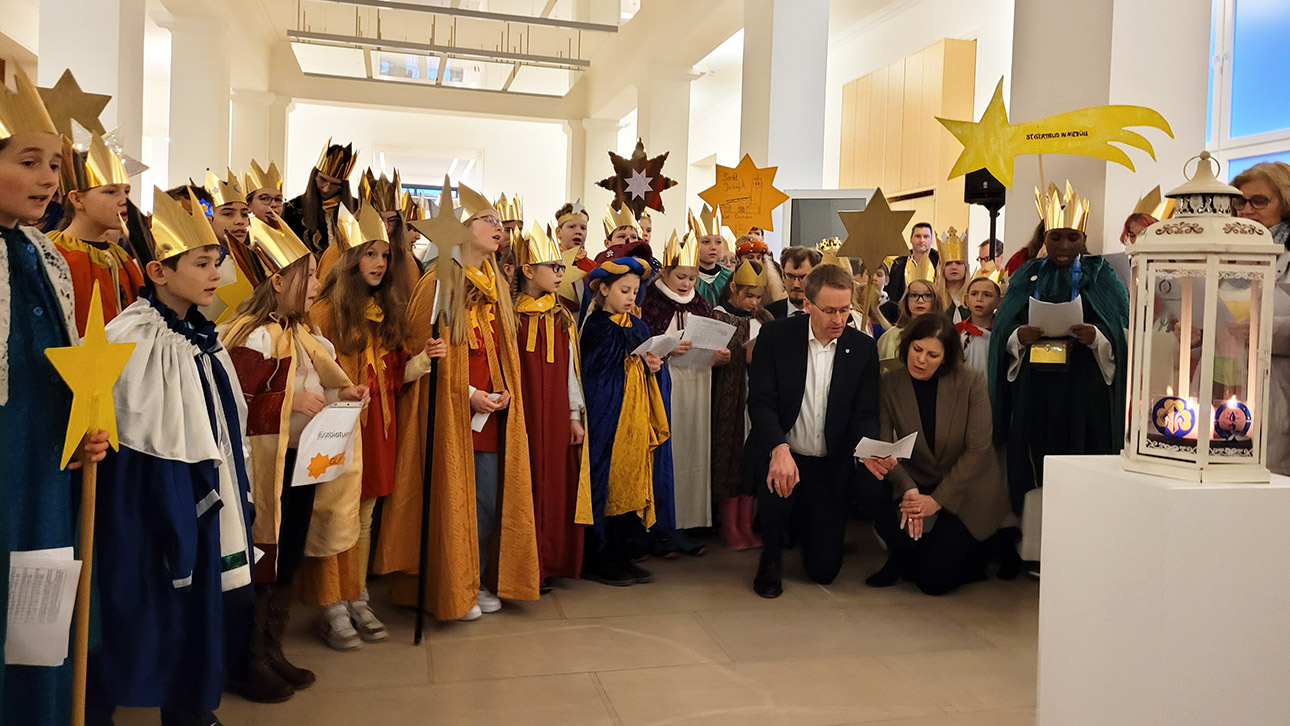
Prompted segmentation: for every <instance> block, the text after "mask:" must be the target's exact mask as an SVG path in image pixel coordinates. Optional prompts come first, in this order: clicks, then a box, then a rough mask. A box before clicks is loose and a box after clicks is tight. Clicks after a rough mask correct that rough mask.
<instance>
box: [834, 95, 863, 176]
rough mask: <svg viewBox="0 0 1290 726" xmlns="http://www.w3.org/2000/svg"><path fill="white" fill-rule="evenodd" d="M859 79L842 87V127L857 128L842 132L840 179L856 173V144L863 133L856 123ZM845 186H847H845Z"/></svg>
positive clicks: (839, 161)
mask: <svg viewBox="0 0 1290 726" xmlns="http://www.w3.org/2000/svg"><path fill="white" fill-rule="evenodd" d="M859 85H860V81H859V80H855V81H851V82H850V83H848V84H846V85H845V86H843V87H842V128H844V129H855V133H850V134H847V133H844V134H842V138H841V142H840V143H839V144H838V180H839V183H842V180H844V179H845V180H850V179H851V178H852V176H853V175H854V173H855V172H854V170H853V168H852V164H854V163H855V145H856V140H857V138H858V134H861V133H863V129H861V128H859V124H858V123H856V88H857V87H858V86H859ZM844 188H845V187H844Z"/></svg>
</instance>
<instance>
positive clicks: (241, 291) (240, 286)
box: [215, 264, 255, 325]
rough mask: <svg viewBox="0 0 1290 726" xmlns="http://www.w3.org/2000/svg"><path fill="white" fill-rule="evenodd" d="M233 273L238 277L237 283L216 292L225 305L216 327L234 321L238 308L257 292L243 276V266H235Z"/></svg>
mask: <svg viewBox="0 0 1290 726" xmlns="http://www.w3.org/2000/svg"><path fill="white" fill-rule="evenodd" d="M233 272H234V273H235V274H236V275H237V281H236V282H233V283H232V284H229V285H225V286H223V287H221V288H219V289H217V290H215V295H216V296H218V297H219V299H220V301H221V302H223V303H224V312H222V313H220V314H219V318H218V319H217V320H216V321H215V324H216V325H223V324H224V323H226V322H228V321H229V320H232V319H233V315H234V314H236V313H237V306H238V305H241V304H242V301H243V300H245V299H247V298H248V297H250V296H251V293H253V292H255V287H253V286H252V285H251V281H250V280H248V279H246V275H243V274H242V267H241V265H236V264H235V265H233Z"/></svg>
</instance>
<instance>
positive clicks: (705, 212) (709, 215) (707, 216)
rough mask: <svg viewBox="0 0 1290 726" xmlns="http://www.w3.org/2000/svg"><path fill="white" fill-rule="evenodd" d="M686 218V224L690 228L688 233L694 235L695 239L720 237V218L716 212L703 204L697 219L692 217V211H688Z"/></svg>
mask: <svg viewBox="0 0 1290 726" xmlns="http://www.w3.org/2000/svg"><path fill="white" fill-rule="evenodd" d="M687 216H688V218H687V220H686V222H687V223H688V225H689V227H690V231H691V232H693V233H694V237H695V239H702V238H704V237H708V236H713V235H716V236H720V234H721V216H720V214H719V213H718V212H717V210H715V209H713V208H712V207H709V206H708V205H706V204H705V205H703V209H702V211H700V212H699V216H698V217H695V216H694V211H693V210H690V211H688V212H687Z"/></svg>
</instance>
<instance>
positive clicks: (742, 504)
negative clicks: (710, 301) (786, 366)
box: [712, 261, 771, 550]
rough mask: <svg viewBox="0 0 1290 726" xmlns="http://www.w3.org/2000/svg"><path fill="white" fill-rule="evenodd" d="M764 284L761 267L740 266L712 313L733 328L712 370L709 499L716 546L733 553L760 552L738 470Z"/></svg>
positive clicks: (749, 498)
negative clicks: (725, 354) (717, 530)
mask: <svg viewBox="0 0 1290 726" xmlns="http://www.w3.org/2000/svg"><path fill="white" fill-rule="evenodd" d="M766 280H767V278H766V274H765V268H763V267H762V265H761V263H758V262H752V261H745V262H744V263H743V264H741V265H740V266H739V268H738V269H737V270H735V274H734V276H733V277H731V278H730V285H729V287H727V288H726V294H725V298H726V299H725V300H724V301H723V302H722V303H721V304H720V305H718V306H717V308H716V310H715V311H714V315H715V316H716V318H717V319H718V320H721V321H723V322H726V323H729V324H731V325H734V326H735V334H734V336H733V337H732V338H731V339H730V344H729V348H730V365H726V366H721V367H720V368H714V369H713V370H712V499H713V501H714V502H715V503H716V505H717V516H718V517H720V519H721V541H722V543H723V544H725V545H726V546H727V547H731V548H734V549H737V550H746V549H750V548H753V547H760V546H761V540H760V539H758V538H757V535H756V534H754V533H753V495H754V494H755V490H754V489H753V488H752V487H751V486H745V480H744V478H743V477H742V476H740V472H739V469H740V463H741V462H742V460H743V452H744V439H745V437H746V436H747V432H748V425H747V408H748V363H749V362H750V361H751V360H752V349H753V344H754V343H755V342H756V340H757V333H758V332H759V331H760V330H761V326H762V325H763V324H765V323H768V322H770V321H771V316H770V313H767V312H766V311H765V310H763V309H762V308H761V301H762V296H763V295H764V294H765V291H766Z"/></svg>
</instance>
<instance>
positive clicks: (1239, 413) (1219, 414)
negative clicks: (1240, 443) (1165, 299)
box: [1214, 396, 1253, 441]
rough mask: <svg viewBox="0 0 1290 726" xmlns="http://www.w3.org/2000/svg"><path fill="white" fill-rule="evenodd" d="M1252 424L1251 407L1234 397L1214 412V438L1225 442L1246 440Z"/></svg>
mask: <svg viewBox="0 0 1290 726" xmlns="http://www.w3.org/2000/svg"><path fill="white" fill-rule="evenodd" d="M1251 423H1253V416H1251V415H1250V409H1249V407H1247V406H1246V405H1245V404H1244V403H1241V402H1240V401H1238V400H1236V396H1232V397H1231V398H1230V399H1228V401H1227V403H1225V404H1223V405H1221V406H1218V407H1217V409H1216V410H1215V411H1214V436H1215V437H1217V438H1219V439H1222V440H1224V441H1231V440H1233V439H1242V438H1245V436H1246V435H1247V434H1249V432H1250V424H1251Z"/></svg>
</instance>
